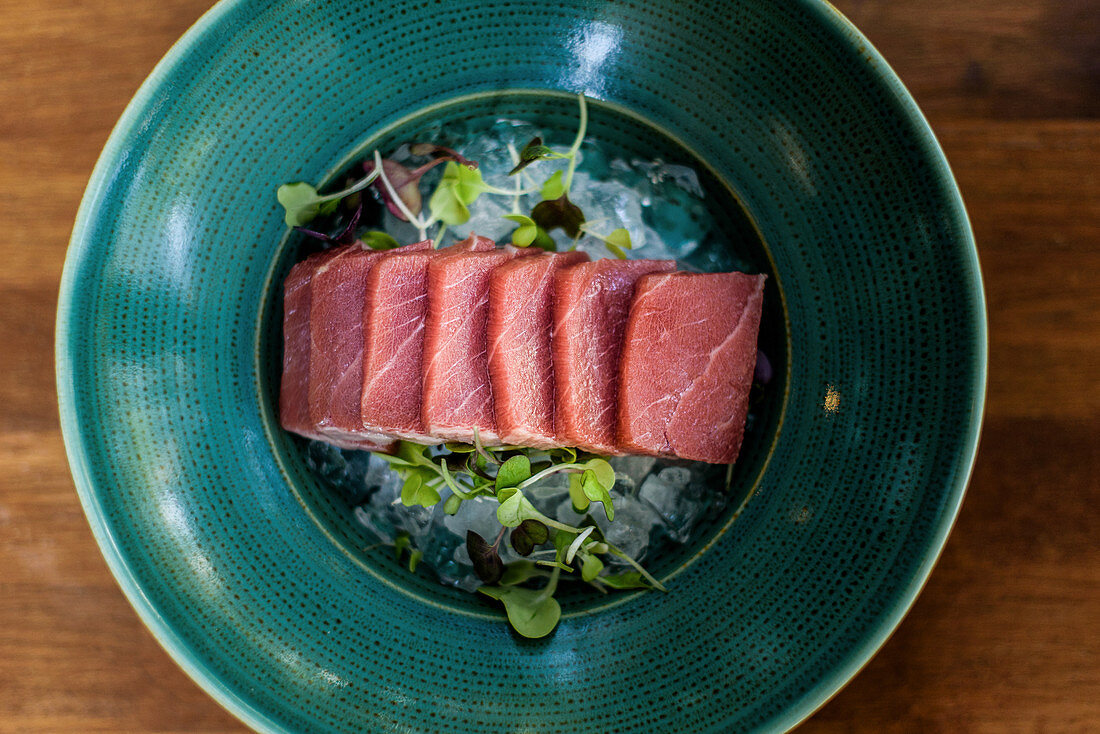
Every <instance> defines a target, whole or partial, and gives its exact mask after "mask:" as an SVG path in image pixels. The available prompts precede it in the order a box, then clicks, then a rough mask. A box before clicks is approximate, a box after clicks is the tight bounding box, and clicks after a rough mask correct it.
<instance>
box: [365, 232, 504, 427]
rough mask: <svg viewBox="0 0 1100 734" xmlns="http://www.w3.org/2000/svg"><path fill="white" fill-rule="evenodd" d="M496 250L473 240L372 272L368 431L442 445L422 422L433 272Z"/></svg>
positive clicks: (396, 258)
mask: <svg viewBox="0 0 1100 734" xmlns="http://www.w3.org/2000/svg"><path fill="white" fill-rule="evenodd" d="M494 249H495V246H494V244H493V241H492V240H490V239H487V238H485V237H476V236H472V237H470V238H468V239H466V240H464V241H462V242H460V243H457V244H455V245H452V246H451V247H447V248H444V249H442V250H430V249H428V250H423V249H422V250H420V251H415V252H409V251H401V250H397V251H394V254H393V255H391V256H390V257H387V258H385V259H384V260H382V261H381V262H379V263H378V264H377V265H375V267H374V268H373V269H372V270H371V272H370V275H369V276H368V278H367V302H368V304H369V309H370V313H369V314H367V315H366V316H365V317H364V323H365V325H366V352H365V355H364V359H363V391H362V404H361V418H362V422H363V425H364V426H365V427H366V428H367V429H368V430H372V431H377V432H379V433H386V434H389V435H392V436H396V437H398V438H402V439H404V440H406V441H414V442H417V443H424V444H435V443H440V442H441V441H442V439H441V438H439V437H436V436H432V435H429V434H428V432H427V431H425V429H424V424H423V420H422V418H421V404H422V401H423V399H422V395H423V392H422V383H423V366H424V365H423V362H424V325H425V319H426V318H427V313H428V268H429V265H430V263H431V262H432V261H433V260H436V259H438V258H440V257H446V256H451V255H453V254H457V253H460V252H487V251H492V250H494Z"/></svg>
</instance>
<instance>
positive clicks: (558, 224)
mask: <svg viewBox="0 0 1100 734" xmlns="http://www.w3.org/2000/svg"><path fill="white" fill-rule="evenodd" d="M531 218H532V219H534V220H535V223H536V224H538V225H539V226H540V227H541V228H543V229H544V230H546V231H547V232H552V231H554V230H555V229H559V228H560V229H562V230H563V231H564V232H565V234H566V235H568V236H569V237H577V236H578V235H580V233H581V225H582V224H584V212H582V211H581V210H580V208H579V207H578V206H577V205H576V204H574V203H573V202H571V201H569V194H562V195H561V197H559V198H557V199H551V200H549V201H546V200H544V201H540V202H539V203H538V204H536V205H535V208H534V209H532V210H531Z"/></svg>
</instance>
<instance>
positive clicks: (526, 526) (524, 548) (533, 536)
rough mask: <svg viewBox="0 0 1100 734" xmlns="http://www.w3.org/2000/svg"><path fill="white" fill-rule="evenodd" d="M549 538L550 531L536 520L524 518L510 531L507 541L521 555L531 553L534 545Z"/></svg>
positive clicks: (540, 543)
mask: <svg viewBox="0 0 1100 734" xmlns="http://www.w3.org/2000/svg"><path fill="white" fill-rule="evenodd" d="M549 539H550V531H549V529H547V527H546V526H545V525H543V524H542V523H541V522H539V521H538V520H530V519H528V520H524V521H523V522H521V523H520V524H519V526H518V527H517V528H516V529H515V530H513V531H512V535H511V538H509V541H510V542H511V543H512V548H514V549H515V551H516V553H519V554H520V555H521V556H529V555H531V551H533V550H534V549H535V546H536V545H542V544H543V543H545V542H546V541H547V540H549Z"/></svg>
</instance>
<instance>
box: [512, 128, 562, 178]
mask: <svg viewBox="0 0 1100 734" xmlns="http://www.w3.org/2000/svg"><path fill="white" fill-rule="evenodd" d="M553 155H554V151H552V150H550V148H549V147H547V146H545V145H543V144H542V138H538V137H536V138H532V139H531V142H529V143H528V144H527V145H525V146H523V150H521V151H520V152H519V163H517V164H516V167H515V168H513V169H512V170H511V171H508V175H509V176H514V175H515V174H517V173H519V172H520V171H522V170H523V169H524V168H527V166H529V165H531V164H532V163H534V162H535V161H537V160H541V159H543V158H549V157H551V156H553Z"/></svg>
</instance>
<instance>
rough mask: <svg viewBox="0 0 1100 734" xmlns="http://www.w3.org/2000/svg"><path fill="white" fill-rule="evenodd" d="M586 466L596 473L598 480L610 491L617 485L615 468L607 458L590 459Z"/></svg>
mask: <svg viewBox="0 0 1100 734" xmlns="http://www.w3.org/2000/svg"><path fill="white" fill-rule="evenodd" d="M584 468H585V469H586V470H587V471H590V472H592V473H593V474H595V475H596V480H597V481H598V482H599V483H600V484H601V485H603V487H604V489H606V490H607V491H608V492H610V491H611V490H612V489H613V488H614V487H615V469H614V468H612V466H611V464H609V463H607V461H606V460H605V459H589V460H588V461H586V462H585V464H584Z"/></svg>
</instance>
